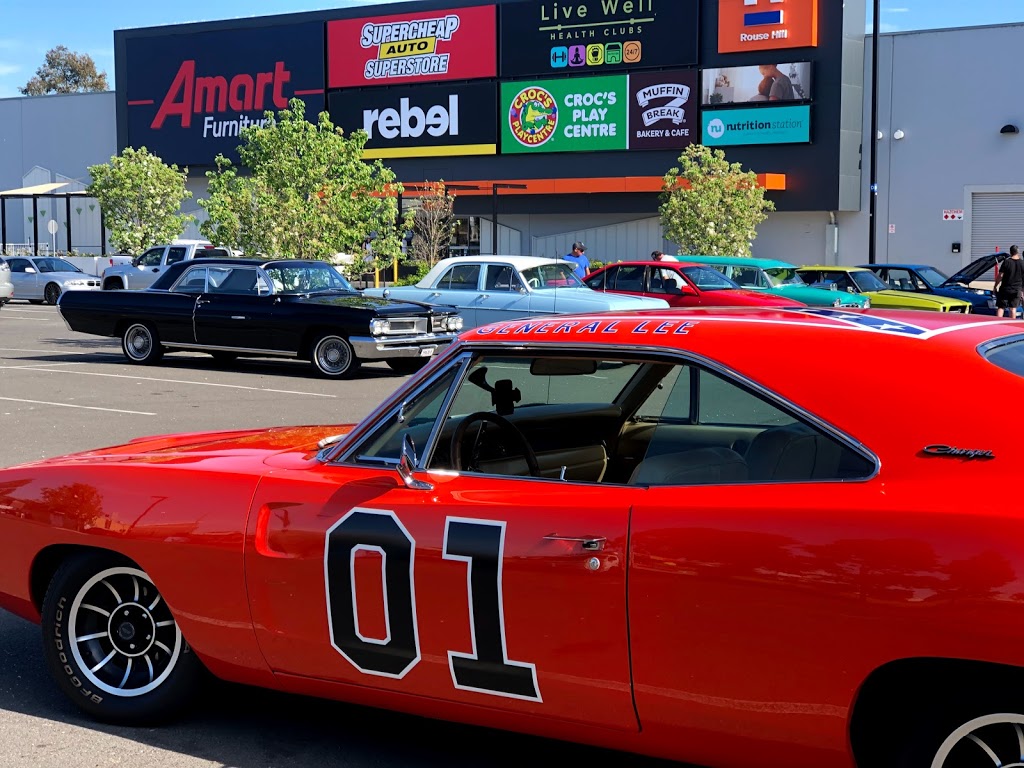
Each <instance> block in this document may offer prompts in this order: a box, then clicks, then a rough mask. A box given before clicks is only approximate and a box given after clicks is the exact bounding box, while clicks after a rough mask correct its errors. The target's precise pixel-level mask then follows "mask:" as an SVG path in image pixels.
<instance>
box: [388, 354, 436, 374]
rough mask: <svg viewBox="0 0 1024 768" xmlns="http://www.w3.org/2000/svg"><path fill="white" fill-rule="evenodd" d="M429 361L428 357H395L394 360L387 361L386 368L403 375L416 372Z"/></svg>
mask: <svg viewBox="0 0 1024 768" xmlns="http://www.w3.org/2000/svg"><path fill="white" fill-rule="evenodd" d="M429 362H430V358H429V357H396V358H395V359H394V360H388V361H387V363H388V368H390V369H391V370H392V371H394V372H395V373H400V374H402V375H403V376H405V375H408V374H410V373H416V371H418V370H420V369H421V368H423V367H424V366H425V365H426V364H427V363H429Z"/></svg>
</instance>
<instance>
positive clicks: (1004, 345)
mask: <svg viewBox="0 0 1024 768" xmlns="http://www.w3.org/2000/svg"><path fill="white" fill-rule="evenodd" d="M979 351H980V352H981V356H982V357H984V358H985V359H986V360H988V361H989V362H990V363H992V364H993V365H998V366H999V367H1000V368H1002V369H1003V370H1004V371H1009V372H1010V373H1013V374H1016V375H1017V376H1020V377H1022V378H1024V336H1014V337H1012V338H1010V339H999V340H998V341H994V342H989V343H988V344H985V345H983V346H982V347H981V349H980V350H979Z"/></svg>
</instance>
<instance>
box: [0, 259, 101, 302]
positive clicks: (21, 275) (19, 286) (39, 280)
mask: <svg viewBox="0 0 1024 768" xmlns="http://www.w3.org/2000/svg"><path fill="white" fill-rule="evenodd" d="M7 266H8V267H9V268H10V270H11V282H12V283H13V284H14V292H15V295H16V296H17V297H18V298H19V299H27V300H28V301H29V303H31V304H43V303H46V304H56V303H57V300H58V299H60V297H61V296H62V295H63V294H64V293H65V292H66V291H98V290H99V288H100V281H99V278H98V277H95V276H92V275H87V274H85V272H83V271H82V270H80V269H79V268H78V267H76V266H75V265H74V264H71V263H70V262H67V261H65V260H64V259H58V258H56V257H53V256H8V257H7Z"/></svg>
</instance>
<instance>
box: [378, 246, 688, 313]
mask: <svg viewBox="0 0 1024 768" xmlns="http://www.w3.org/2000/svg"><path fill="white" fill-rule="evenodd" d="M573 267H574V265H573V264H571V263H570V262H568V261H564V260H562V259H545V258H540V257H536V256H456V257H452V258H448V259H442V260H441V261H439V262H437V264H435V265H434V267H433V269H431V270H430V271H429V272H428V273H427V274H426V276H425V277H424V278H423V279H422V280H420V281H419V282H418V283H416V285H407V286H399V287H393V288H368V289H366V290H365V291H364V293H365V294H366V295H367V296H383V297H387V298H392V299H403V300H406V301H423V302H429V303H436V304H447V305H451V306H454V307H457V308H458V310H459V314H460V315H462V319H463V321H464V322H465V324H466V326H465V327H466V328H475V327H477V326H480V325H488V324H490V323H495V322H499V321H502V320H511V319H514V318H518V317H536V316H540V315H554V314H566V313H569V312H600V311H602V310H624V309H659V308H661V309H663V308H664V307H667V306H668V303H667V302H665V301H662V300H660V299H645V298H642V297H639V296H636V297H625V296H609V295H606V294H602V293H598V292H596V291H592V290H590V288H588V287H587V286H586V285H584V283H582V282H581V281H580V279H579V278H578V277H576V275H575V274H573Z"/></svg>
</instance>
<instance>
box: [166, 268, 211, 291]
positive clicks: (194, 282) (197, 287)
mask: <svg viewBox="0 0 1024 768" xmlns="http://www.w3.org/2000/svg"><path fill="white" fill-rule="evenodd" d="M172 290H175V291H181V292H182V293H203V292H205V291H206V267H193V268H192V269H190V270H188V271H187V272H186V273H185V274H183V275H182V276H181V279H180V280H179V281H178V282H177V283H176V284H175V286H174V288H173V289H172Z"/></svg>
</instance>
